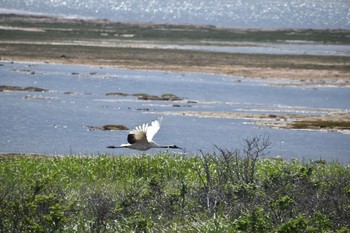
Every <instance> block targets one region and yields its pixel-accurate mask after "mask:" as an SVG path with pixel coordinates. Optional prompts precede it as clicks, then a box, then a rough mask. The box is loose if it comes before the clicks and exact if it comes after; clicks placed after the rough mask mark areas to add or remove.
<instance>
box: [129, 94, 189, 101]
mask: <svg viewBox="0 0 350 233" xmlns="http://www.w3.org/2000/svg"><path fill="white" fill-rule="evenodd" d="M132 96H136V97H137V98H138V99H139V100H155V101H178V100H183V98H181V97H178V96H176V95H174V94H163V95H161V96H157V95H149V94H144V93H141V94H133V95H132Z"/></svg>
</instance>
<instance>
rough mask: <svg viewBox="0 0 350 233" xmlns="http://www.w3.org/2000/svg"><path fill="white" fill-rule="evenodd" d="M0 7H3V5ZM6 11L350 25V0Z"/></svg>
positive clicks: (246, 24)
mask: <svg viewBox="0 0 350 233" xmlns="http://www.w3.org/2000/svg"><path fill="white" fill-rule="evenodd" d="M1 8H2V9H1ZM1 8H0V10H2V11H4V12H22V11H24V12H31V13H44V14H50V15H64V16H71V17H72V16H73V17H93V18H107V19H111V20H117V21H123V22H125V21H128V22H156V23H180V24H184V23H185V24H209V25H215V26H220V27H232V28H237V27H243V28H334V29H338V28H343V29H349V28H350V15H349V9H350V3H349V1H348V0H337V1H329V0H317V1H304V0H278V1H275V0H260V1H254V0H246V1H242V0H237V1H232V0H220V1H217V0H206V1H203V0H179V1H173V0H152V1H149V0H98V1H96V0H84V1H82V0H75V1H54V0H51V1H47V0H23V1H13V0H2V2H1Z"/></svg>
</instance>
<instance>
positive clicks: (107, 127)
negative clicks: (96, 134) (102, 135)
mask: <svg viewBox="0 0 350 233" xmlns="http://www.w3.org/2000/svg"><path fill="white" fill-rule="evenodd" d="M83 127H84V128H87V129H88V130H89V131H96V130H102V131H119V130H129V128H128V127H126V126H124V125H103V126H89V125H86V126H83Z"/></svg>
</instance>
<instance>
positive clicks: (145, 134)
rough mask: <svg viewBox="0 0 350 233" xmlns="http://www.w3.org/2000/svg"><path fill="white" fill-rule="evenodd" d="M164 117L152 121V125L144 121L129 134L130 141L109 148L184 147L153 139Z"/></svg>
mask: <svg viewBox="0 0 350 233" xmlns="http://www.w3.org/2000/svg"><path fill="white" fill-rule="evenodd" d="M161 121H162V118H161V117H160V118H158V119H157V120H154V121H152V122H151V125H150V126H148V124H146V123H144V124H142V125H140V126H137V127H135V129H133V130H132V131H130V133H129V134H128V138H127V139H128V143H127V144H121V145H120V146H108V147H107V148H111V149H114V148H129V149H134V150H148V149H151V148H173V149H182V148H180V147H178V146H176V145H159V144H157V143H156V142H154V141H153V137H154V135H156V133H157V132H158V130H159V129H160V124H161Z"/></svg>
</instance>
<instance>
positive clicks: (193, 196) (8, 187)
mask: <svg viewBox="0 0 350 233" xmlns="http://www.w3.org/2000/svg"><path fill="white" fill-rule="evenodd" d="M269 147H270V142H269V139H268V138H266V137H254V138H251V139H246V140H245V141H244V142H243V143H242V148H239V149H237V150H234V151H229V150H225V149H220V148H217V151H216V152H215V153H211V154H209V153H202V154H201V155H198V156H186V157H184V156H182V155H175V154H170V153H168V152H164V153H159V154H156V155H135V156H106V155H100V156H63V157H50V156H46V157H43V156H35V155H34V156H29V157H28V156H19V155H17V156H16V155H8V156H2V159H1V160H0V163H1V166H0V181H1V189H0V231H2V232H24V231H34V232H130V231H134V232H348V231H349V228H350V226H349V222H348V219H349V218H350V215H349V213H350V211H349V199H350V195H349V193H350V183H349V181H350V169H349V165H344V164H339V163H336V162H330V163H326V162H325V161H323V160H320V161H309V162H306V161H296V160H290V161H284V160H281V159H278V158H275V159H273V158H270V159H268V158H267V155H268V152H269Z"/></svg>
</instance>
